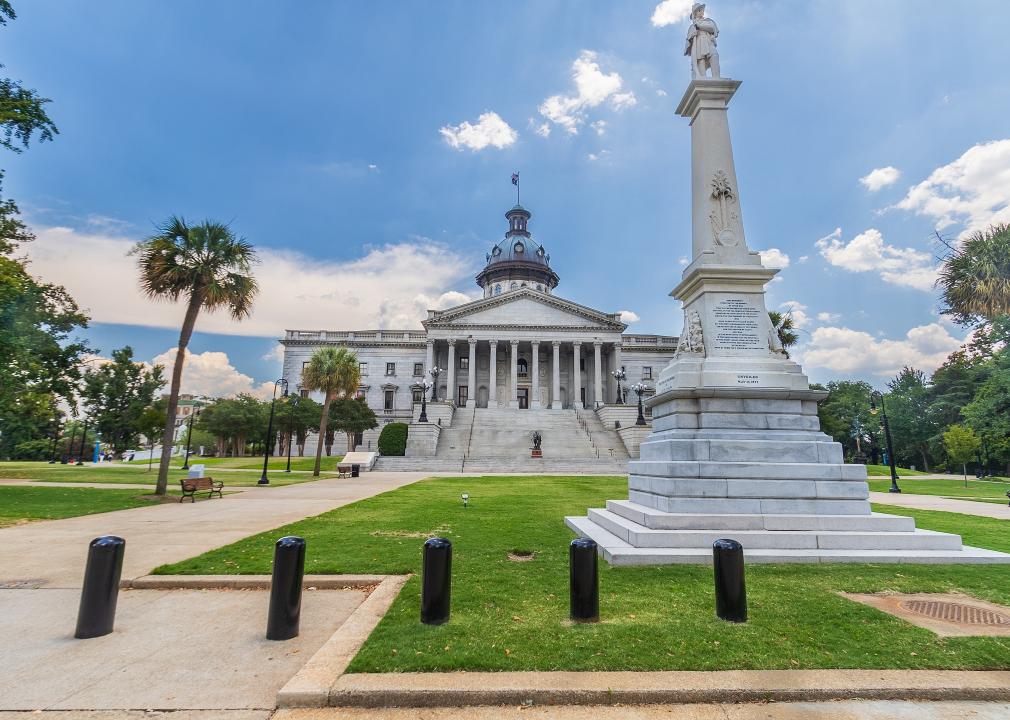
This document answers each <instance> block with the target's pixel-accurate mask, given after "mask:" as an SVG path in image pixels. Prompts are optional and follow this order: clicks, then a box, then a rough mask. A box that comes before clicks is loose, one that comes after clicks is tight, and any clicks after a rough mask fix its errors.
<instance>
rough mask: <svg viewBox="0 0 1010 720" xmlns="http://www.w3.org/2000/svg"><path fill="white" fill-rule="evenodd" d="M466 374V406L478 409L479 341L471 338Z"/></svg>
mask: <svg viewBox="0 0 1010 720" xmlns="http://www.w3.org/2000/svg"><path fill="white" fill-rule="evenodd" d="M467 365H468V366H467V374H466V406H467V407H468V408H472V407H477V341H476V340H474V339H473V338H470V360H469V362H468V363H467Z"/></svg>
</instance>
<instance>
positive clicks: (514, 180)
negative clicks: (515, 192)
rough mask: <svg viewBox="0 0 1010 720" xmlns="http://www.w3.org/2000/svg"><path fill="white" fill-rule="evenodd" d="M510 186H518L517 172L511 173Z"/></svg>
mask: <svg viewBox="0 0 1010 720" xmlns="http://www.w3.org/2000/svg"><path fill="white" fill-rule="evenodd" d="M512 184H513V185H515V186H516V187H518V186H519V173H517V172H514V173H512Z"/></svg>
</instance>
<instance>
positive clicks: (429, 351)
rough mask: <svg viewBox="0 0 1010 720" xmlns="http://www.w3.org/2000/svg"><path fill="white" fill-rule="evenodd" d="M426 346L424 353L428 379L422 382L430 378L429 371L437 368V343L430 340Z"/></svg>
mask: <svg viewBox="0 0 1010 720" xmlns="http://www.w3.org/2000/svg"><path fill="white" fill-rule="evenodd" d="M425 346H426V347H425V351H424V374H425V376H426V377H424V378H422V380H425V379H427V378H430V377H431V375H430V374H429V373H428V371H429V370H431V369H432V368H433V367H435V341H434V340H428V341H427V342H426V343H425ZM432 380H434V378H432Z"/></svg>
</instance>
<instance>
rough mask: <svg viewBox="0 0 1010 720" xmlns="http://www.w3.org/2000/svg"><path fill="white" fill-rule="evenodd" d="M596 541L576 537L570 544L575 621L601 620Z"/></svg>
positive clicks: (572, 602) (570, 591)
mask: <svg viewBox="0 0 1010 720" xmlns="http://www.w3.org/2000/svg"><path fill="white" fill-rule="evenodd" d="M597 563H598V555H597V547H596V541H595V540H590V539H589V538H583V537H580V538H575V539H574V540H572V544H571V545H569V546H568V586H569V596H570V606H571V618H572V620H574V621H575V622H599V620H600V576H599V570H598V565H597Z"/></svg>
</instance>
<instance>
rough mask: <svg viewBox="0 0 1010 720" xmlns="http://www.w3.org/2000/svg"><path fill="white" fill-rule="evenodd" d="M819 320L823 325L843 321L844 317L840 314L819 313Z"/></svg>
mask: <svg viewBox="0 0 1010 720" xmlns="http://www.w3.org/2000/svg"><path fill="white" fill-rule="evenodd" d="M817 319H818V320H819V321H820V322H822V323H836V322H838V321H839V320H841V319H842V316H841V314H840V313H832V312H819V313H817Z"/></svg>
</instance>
